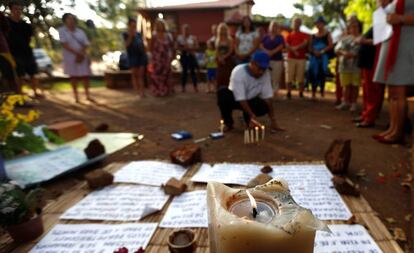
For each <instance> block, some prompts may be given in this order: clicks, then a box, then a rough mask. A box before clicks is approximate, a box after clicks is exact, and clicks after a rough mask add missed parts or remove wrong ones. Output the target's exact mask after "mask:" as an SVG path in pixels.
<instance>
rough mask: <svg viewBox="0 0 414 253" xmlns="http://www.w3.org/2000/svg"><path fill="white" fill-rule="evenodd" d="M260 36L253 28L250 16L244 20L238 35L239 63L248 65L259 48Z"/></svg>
mask: <svg viewBox="0 0 414 253" xmlns="http://www.w3.org/2000/svg"><path fill="white" fill-rule="evenodd" d="M259 42H260V41H259V35H258V33H257V32H256V30H255V29H254V27H253V22H252V20H251V19H250V17H249V16H245V17H243V19H242V23H241V26H240V30H239V31H238V32H237V34H236V46H235V52H236V56H237V59H238V63H248V62H249V61H250V57H251V56H252V54H253V53H254V52H255V51H256V49H257V48H258V47H259Z"/></svg>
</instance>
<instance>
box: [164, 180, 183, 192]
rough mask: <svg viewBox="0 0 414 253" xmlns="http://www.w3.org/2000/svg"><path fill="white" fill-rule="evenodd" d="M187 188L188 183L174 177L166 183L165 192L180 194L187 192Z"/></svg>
mask: <svg viewBox="0 0 414 253" xmlns="http://www.w3.org/2000/svg"><path fill="white" fill-rule="evenodd" d="M186 189H187V185H186V184H185V183H183V182H181V181H178V180H177V179H176V178H174V177H172V178H170V179H169V180H168V182H167V184H165V185H164V192H165V193H166V194H168V195H174V196H176V195H180V194H181V193H183V192H185V190H186Z"/></svg>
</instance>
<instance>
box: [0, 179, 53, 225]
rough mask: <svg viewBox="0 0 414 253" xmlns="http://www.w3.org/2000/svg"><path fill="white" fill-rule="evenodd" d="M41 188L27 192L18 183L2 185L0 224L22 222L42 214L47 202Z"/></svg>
mask: <svg viewBox="0 0 414 253" xmlns="http://www.w3.org/2000/svg"><path fill="white" fill-rule="evenodd" d="M43 195H44V190H43V189H41V188H38V189H35V190H32V191H30V192H29V193H27V194H26V193H25V192H24V191H23V190H22V189H20V188H19V187H18V186H17V185H14V184H9V183H7V184H1V185H0V226H2V227H4V228H8V227H10V226H12V225H17V224H22V223H24V222H26V221H29V220H30V219H32V218H33V217H34V216H35V214H40V213H41V210H42V208H43V206H44V204H45V202H44V199H43Z"/></svg>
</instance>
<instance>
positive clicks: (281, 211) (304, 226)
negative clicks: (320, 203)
mask: <svg viewBox="0 0 414 253" xmlns="http://www.w3.org/2000/svg"><path fill="white" fill-rule="evenodd" d="M249 192H250V193H251V195H252V196H253V197H254V199H255V200H256V203H257V209H256V214H255V213H254V212H253V208H252V204H251V202H250V200H249V198H248V196H247V194H246V191H245V190H237V189H232V188H229V187H227V186H225V185H223V184H221V183H216V182H211V183H208V185H207V204H208V215H209V217H208V218H209V239H210V252H211V253H252V252H253V253H312V252H313V247H314V238H315V232H316V230H327V227H326V225H325V224H324V223H323V222H321V221H320V220H318V219H316V218H315V217H314V216H313V214H312V213H311V211H310V210H308V209H305V208H303V207H300V206H299V205H297V204H296V203H295V201H294V200H293V199H292V197H291V195H290V191H289V188H288V186H287V183H286V182H285V181H284V180H280V179H273V180H271V181H269V182H268V183H266V184H264V185H259V186H256V187H255V188H253V189H249Z"/></svg>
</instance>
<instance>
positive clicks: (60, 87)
mask: <svg viewBox="0 0 414 253" xmlns="http://www.w3.org/2000/svg"><path fill="white" fill-rule="evenodd" d="M78 87H79V88H82V87H83V85H82V84H81V83H79V84H78ZM89 87H91V88H99V87H105V82H104V81H98V80H90V84H89ZM45 88H46V89H48V90H52V91H66V90H71V89H72V86H71V85H70V82H69V81H62V82H56V83H53V84H50V85H45Z"/></svg>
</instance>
